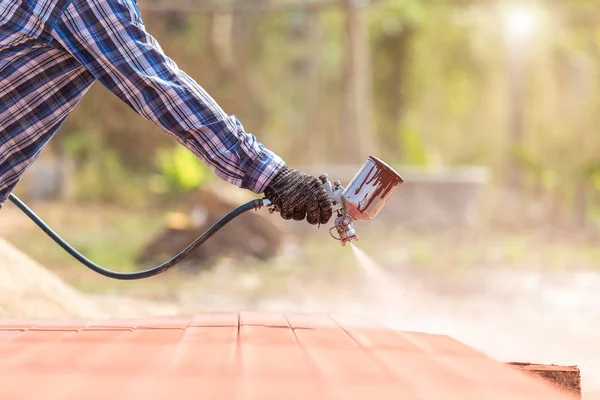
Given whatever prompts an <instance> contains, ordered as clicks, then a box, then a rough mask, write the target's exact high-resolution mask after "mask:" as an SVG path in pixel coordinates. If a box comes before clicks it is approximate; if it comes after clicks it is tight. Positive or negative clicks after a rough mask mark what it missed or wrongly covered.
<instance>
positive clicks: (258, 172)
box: [241, 145, 285, 194]
mask: <svg viewBox="0 0 600 400" xmlns="http://www.w3.org/2000/svg"><path fill="white" fill-rule="evenodd" d="M260 146H261V147H262V151H261V153H260V156H259V157H257V158H255V159H254V162H253V163H252V164H251V165H250V166H249V168H248V169H247V171H246V175H245V176H244V178H243V179H242V185H241V187H242V188H244V189H248V190H251V191H252V192H254V193H258V194H260V193H263V192H264V191H265V189H266V188H267V186H269V183H271V181H272V180H273V178H275V176H276V175H277V173H279V171H281V169H282V168H283V167H284V166H285V162H284V161H283V160H282V159H281V157H279V156H278V155H277V154H275V153H273V152H272V151H270V150H267V149H265V148H264V147H263V146H262V145H260Z"/></svg>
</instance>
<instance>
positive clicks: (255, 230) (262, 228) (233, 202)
mask: <svg viewBox="0 0 600 400" xmlns="http://www.w3.org/2000/svg"><path fill="white" fill-rule="evenodd" d="M239 200H241V199H231V198H229V196H227V194H222V193H218V192H217V191H215V190H209V189H201V190H198V191H197V192H196V193H194V194H193V195H192V196H190V198H189V199H187V201H186V202H185V203H186V205H185V206H182V207H180V208H179V209H177V210H176V211H177V213H174V216H177V218H173V219H172V221H171V223H167V227H166V229H164V230H163V231H162V232H160V233H159V234H158V235H157V236H156V237H154V238H153V239H152V240H151V241H150V243H148V244H147V245H146V247H145V248H144V249H143V250H142V251H141V252H140V253H139V256H138V257H137V260H136V261H137V263H138V264H140V265H143V266H149V265H156V264H159V263H162V262H164V261H166V260H168V259H169V258H171V257H172V256H174V255H175V254H177V253H178V252H180V251H181V250H183V249H184V248H185V247H187V246H188V245H189V244H190V243H192V242H193V241H194V240H196V239H197V238H198V237H199V236H200V235H201V234H202V233H204V232H205V231H206V230H207V229H209V228H210V227H211V226H212V225H213V224H214V223H216V222H217V221H218V220H219V219H221V218H222V217H223V216H225V215H226V214H227V213H229V212H230V211H232V210H233V209H235V208H236V207H238V206H239V205H241V204H242V203H243V202H242V201H239ZM244 202H245V201H244ZM277 218H279V217H278V216H277V217H272V216H270V215H269V214H268V212H267V211H266V210H262V211H261V212H253V211H250V212H247V213H245V214H242V215H240V216H239V217H237V218H236V219H235V220H233V221H231V222H230V223H229V224H228V225H226V226H225V227H224V228H222V229H221V230H220V231H218V232H217V233H215V235H214V236H212V237H211V238H210V239H209V240H207V241H206V242H205V243H204V244H202V246H200V247H199V248H197V249H196V250H194V252H192V253H191V254H190V255H189V256H188V258H187V259H186V260H185V261H183V262H182V263H181V267H184V268H186V267H187V268H188V269H190V270H195V271H198V270H203V269H211V268H212V267H213V266H214V265H215V264H216V263H217V262H218V260H219V259H220V258H222V257H227V258H230V259H232V260H235V261H238V262H244V261H246V260H249V259H253V260H261V261H268V260H270V259H272V258H274V257H276V256H277V255H278V254H279V253H280V252H281V250H282V247H283V245H284V242H285V240H286V232H285V230H284V229H283V228H282V227H281V225H280V224H277Z"/></svg>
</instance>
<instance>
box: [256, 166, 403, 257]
mask: <svg viewBox="0 0 600 400" xmlns="http://www.w3.org/2000/svg"><path fill="white" fill-rule="evenodd" d="M319 179H320V180H321V183H322V184H323V188H324V189H325V191H326V192H327V194H328V195H329V197H330V199H331V203H332V205H333V212H334V213H335V215H336V218H335V220H334V225H333V227H332V228H331V229H330V230H329V234H330V235H331V237H333V238H334V239H336V240H339V241H340V243H341V244H342V247H343V246H346V243H348V242H352V241H358V240H359V237H358V234H357V233H356V230H355V229H354V222H355V221H359V220H372V219H374V218H375V217H376V216H377V215H378V214H379V212H380V211H381V209H382V208H383V206H384V205H385V203H387V201H388V200H389V199H390V198H391V196H392V194H394V192H395V191H396V189H398V187H399V186H400V185H401V184H402V183H403V182H404V179H402V177H401V176H400V174H398V173H397V172H396V171H394V169H393V168H392V167H390V166H389V165H387V164H386V163H384V162H383V161H381V160H380V159H378V158H377V157H374V156H370V157H369V158H368V159H367V162H366V163H365V164H364V165H363V166H362V168H361V169H360V170H359V171H358V173H357V174H356V175H355V176H354V178H352V180H351V181H350V183H349V184H348V186H347V187H343V186H342V183H341V182H340V181H339V180H336V181H334V182H333V184H332V183H331V181H330V180H329V179H328V176H327V174H323V175H321V176H320V177H319ZM268 204H270V203H265V205H268ZM274 211H276V209H275V208H274V207H271V208H270V209H269V212H271V213H273V212H274ZM334 230H335V231H336V232H337V236H334V234H333V233H332V232H333V231H334Z"/></svg>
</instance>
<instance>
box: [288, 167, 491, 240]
mask: <svg viewBox="0 0 600 400" xmlns="http://www.w3.org/2000/svg"><path fill="white" fill-rule="evenodd" d="M361 166H362V165H358V164H357V165H313V166H292V167H295V168H298V169H300V170H302V171H305V172H307V173H310V174H312V175H315V176H319V175H321V174H323V173H327V175H328V176H329V179H330V180H332V181H335V180H337V179H339V180H341V181H342V185H343V186H345V185H347V184H348V182H350V180H351V179H352V178H353V177H354V175H355V174H356V173H357V172H358V170H359V169H360V168H361ZM392 167H393V168H394V169H395V170H396V171H398V173H399V174H400V175H401V176H402V177H403V178H404V183H403V184H402V185H401V186H400V188H399V189H398V191H397V192H396V193H395V194H394V196H393V197H392V198H391V199H390V200H389V201H388V203H387V205H386V206H385V208H384V209H383V210H382V211H381V213H380V214H379V216H378V217H377V218H376V220H374V221H372V222H371V223H370V225H372V226H385V225H397V224H402V225H407V226H411V227H423V228H426V227H432V228H436V227H442V226H464V225H467V224H470V223H474V222H476V220H477V216H478V210H479V206H480V200H481V195H482V192H483V189H484V188H485V186H486V185H487V184H488V182H489V178H490V173H489V170H488V169H487V168H486V167H479V166H474V167H462V168H458V167H454V168H450V167H446V168H422V167H414V166H406V165H392Z"/></svg>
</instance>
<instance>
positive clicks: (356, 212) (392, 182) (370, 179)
mask: <svg viewBox="0 0 600 400" xmlns="http://www.w3.org/2000/svg"><path fill="white" fill-rule="evenodd" d="M403 182H404V179H402V177H401V176H400V174H398V173H397V172H396V171H394V169H393V168H392V167H390V166H389V165H387V164H386V163H384V162H383V161H381V160H380V159H378V158H377V157H374V156H369V158H368V159H367V162H366V163H365V164H364V165H363V166H362V168H361V169H360V170H359V171H358V173H357V174H356V175H355V176H354V178H352V180H351V181H350V183H349V184H348V186H347V187H346V188H345V189H344V191H343V192H342V195H341V198H342V204H343V206H344V210H345V212H346V213H348V214H350V216H351V217H352V218H353V219H355V220H372V219H374V218H375V217H376V216H377V214H379V212H380V211H381V209H382V208H383V206H384V205H385V203H387V201H388V200H389V199H390V198H391V197H392V195H393V194H394V192H395V191H396V190H397V189H398V187H399V186H400V185H401V184H402V183H403Z"/></svg>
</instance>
